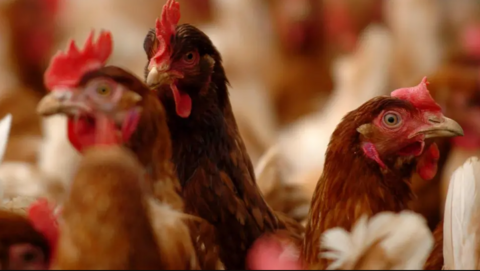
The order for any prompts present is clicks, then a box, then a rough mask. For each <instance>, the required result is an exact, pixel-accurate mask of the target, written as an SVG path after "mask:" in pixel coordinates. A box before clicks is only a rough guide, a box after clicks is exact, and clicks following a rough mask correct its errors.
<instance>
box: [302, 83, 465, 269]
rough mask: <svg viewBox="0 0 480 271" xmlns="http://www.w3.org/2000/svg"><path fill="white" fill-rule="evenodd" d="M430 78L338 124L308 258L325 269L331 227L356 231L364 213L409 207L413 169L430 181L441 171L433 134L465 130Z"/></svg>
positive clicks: (311, 225) (310, 228) (315, 202)
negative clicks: (325, 237)
mask: <svg viewBox="0 0 480 271" xmlns="http://www.w3.org/2000/svg"><path fill="white" fill-rule="evenodd" d="M427 83H428V82H427V81H426V78H424V79H423V80H422V82H421V83H420V84H419V85H418V86H416V87H412V88H403V89H398V90H395V91H394V92H392V94H391V96H390V97H388V96H382V97H376V98H373V99H371V100H370V101H368V102H366V103H365V104H363V105H362V106H360V107H359V108H358V109H356V110H354V111H352V112H350V113H348V114H347V115H346V116H345V117H344V119H343V120H342V122H341V123H340V124H339V125H338V126H337V128H336V130H335V131H334V133H333V134H332V137H331V140H330V144H329V146H328V149H327V153H326V162H325V167H324V171H323V174H322V176H321V177H320V180H319V182H318V184H317V187H316V190H315V192H314V196H313V199H312V205H311V209H310V213H309V219H308V224H307V229H306V234H305V242H304V247H303V257H304V260H305V261H306V263H307V264H309V265H310V266H312V265H314V264H320V268H325V264H326V262H324V261H323V260H322V261H321V262H320V260H319V259H318V254H319V252H320V248H319V242H320V237H321V235H322V233H323V232H325V231H326V230H327V229H330V228H333V227H343V228H346V229H347V230H350V228H351V226H352V225H353V223H354V222H355V221H356V220H357V219H358V218H359V217H360V216H361V215H364V214H367V215H368V216H373V215H375V214H377V213H379V212H381V211H394V212H399V211H402V210H404V209H407V203H408V201H409V200H410V199H411V198H412V191H411V189H410V179H411V176H412V174H413V173H414V172H415V171H416V172H417V173H418V174H419V175H420V177H422V179H424V180H430V179H432V178H433V177H434V176H435V174H436V171H437V164H436V163H437V161H438V158H439V152H438V148H437V146H436V144H435V143H432V142H431V140H432V138H437V137H453V136H458V135H463V130H462V128H461V127H460V125H459V124H458V123H456V122H455V121H453V120H452V119H449V118H447V117H445V116H444V115H443V114H442V112H441V109H440V106H439V105H438V104H437V103H436V102H435V101H434V100H433V99H432V97H431V96H430V94H429V92H428V89H427Z"/></svg>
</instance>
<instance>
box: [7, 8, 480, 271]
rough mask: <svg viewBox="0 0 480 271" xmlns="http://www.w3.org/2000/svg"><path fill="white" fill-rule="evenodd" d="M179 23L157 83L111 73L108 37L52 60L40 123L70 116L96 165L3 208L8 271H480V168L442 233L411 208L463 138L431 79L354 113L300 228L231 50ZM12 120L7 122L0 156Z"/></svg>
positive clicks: (162, 29) (172, 15)
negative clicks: (250, 126) (422, 184)
mask: <svg viewBox="0 0 480 271" xmlns="http://www.w3.org/2000/svg"><path fill="white" fill-rule="evenodd" d="M179 20H180V6H179V3H178V2H176V1H175V0H168V1H167V2H166V4H165V5H164V7H163V10H162V14H161V17H160V18H159V19H157V21H156V23H155V26H154V28H153V29H152V30H151V31H149V32H148V33H147V35H146V37H145V39H144V41H143V48H144V50H145V53H146V56H147V59H148V61H147V62H146V64H145V77H144V78H143V79H140V78H137V77H136V76H135V75H133V74H132V73H131V72H129V71H127V69H125V68H126V67H119V66H112V65H108V64H107V62H108V59H109V57H110V56H111V54H112V51H113V42H114V38H113V37H112V35H111V33H110V32H109V31H101V32H100V33H99V35H98V37H96V38H95V35H94V31H92V32H91V33H90V36H89V37H88V39H87V41H86V42H85V44H84V46H83V47H78V46H77V45H76V43H75V41H73V40H72V41H71V42H70V44H69V45H68V48H66V49H65V50H64V51H63V52H59V53H57V54H56V55H55V56H54V57H53V58H52V59H51V61H50V65H49V66H48V68H47V70H46V72H45V75H44V83H45V86H46V87H47V89H48V91H49V93H48V94H47V95H46V96H45V97H43V98H42V100H41V101H40V102H39V104H38V106H37V112H38V114H39V115H41V116H44V117H47V116H53V115H58V114H62V115H66V116H67V118H68V122H67V137H68V140H69V141H70V143H71V144H72V146H74V147H75V149H77V150H78V152H79V153H81V155H82V158H81V162H80V165H79V166H78V169H77V170H76V173H75V176H74V177H73V179H72V180H71V182H70V184H69V187H68V188H67V190H66V191H65V193H63V194H62V195H61V196H59V197H57V198H56V199H55V202H53V201H52V200H47V199H43V198H42V199H38V200H37V201H35V202H34V203H32V205H31V206H30V207H29V208H28V210H27V211H26V213H18V212H14V211H11V210H1V211H0V220H1V222H0V228H1V229H2V230H1V231H0V233H1V234H0V266H1V268H2V269H17V270H20V269H24V270H26V269H37V270H39V269H77V270H80V269H105V270H108V269H109V270H114V269H117V270H120V269H122V270H125V269H133V270H147V269H148V270H150V269H152V270H161V269H176V270H190V269H209V270H214V269H215V270H217V269H237V270H238V269H297V270H299V269H339V270H346V269H431V270H440V269H442V268H444V269H478V268H480V266H479V264H478V259H480V258H479V256H478V255H479V253H480V240H477V239H476V235H477V234H478V235H480V232H479V231H480V226H479V225H480V223H479V222H480V209H479V208H480V197H479V196H478V195H477V194H478V192H479V191H480V161H479V160H478V159H477V158H471V159H469V160H468V161H467V162H466V163H465V164H464V165H463V166H461V167H460V168H458V169H457V170H456V171H455V173H454V174H453V176H452V177H451V181H450V187H449V189H448V194H447V196H446V198H447V199H446V205H445V216H444V221H443V222H442V223H440V224H439V225H438V227H437V228H436V230H435V231H434V232H433V233H432V232H431V231H430V229H429V228H428V226H427V222H426V220H425V219H424V218H423V217H422V216H421V215H419V214H417V213H414V212H412V211H411V210H409V206H408V203H409V201H410V200H412V198H413V197H414V195H413V192H412V189H411V179H412V176H413V175H414V174H418V176H420V178H421V179H423V180H425V181H428V180H431V179H432V178H434V177H435V175H436V173H437V167H438V162H439V159H440V151H439V146H438V145H437V143H436V142H435V140H436V139H438V138H449V137H452V138H453V137H458V136H463V135H464V130H463V129H462V127H461V126H460V124H458V123H457V122H456V121H455V120H453V119H451V118H448V117H446V116H444V114H443V113H442V110H441V107H440V106H439V104H438V103H437V102H436V101H435V100H434V99H433V98H432V96H431V95H430V93H429V90H428V84H429V83H428V81H427V78H423V79H422V80H421V82H420V83H419V84H418V85H416V86H413V87H409V88H401V89H397V90H395V91H393V92H392V93H391V95H390V96H379V97H375V98H373V99H371V100H369V101H367V102H366V103H364V104H363V105H361V106H360V107H358V108H357V109H355V110H353V111H351V112H349V113H348V114H346V115H345V116H344V117H343V119H342V120H341V122H340V123H339V124H338V125H337V126H336V129H335V130H334V132H333V134H332V136H331V139H330V143H329V144H328V148H327V150H326V153H325V162H324V165H323V172H322V174H321V176H319V181H318V183H317V185H316V188H315V190H314V193H313V198H312V201H311V206H310V209H309V213H308V217H307V220H306V223H301V222H299V221H298V219H294V218H293V217H289V216H288V215H286V214H283V213H281V212H278V211H276V210H273V209H272V208H271V207H270V206H269V204H267V202H266V200H265V199H264V196H263V195H262V192H261V190H260V188H259V187H258V186H257V183H256V176H258V175H259V174H260V175H261V174H262V172H261V170H260V172H258V169H257V172H256V173H255V172H254V168H253V166H252V162H251V160H250V157H249V155H248V154H247V151H246V148H245V144H244V142H243V139H242V137H241V136H240V133H239V129H238V127H237V123H236V120H235V117H234V114H233V112H232V106H231V103H230V100H229V94H228V90H227V87H228V84H229V81H228V79H227V75H226V73H225V70H224V68H223V66H222V58H221V55H220V53H219V52H218V50H217V49H216V47H215V44H213V43H212V41H211V40H210V38H209V37H208V36H207V35H206V34H205V33H204V32H202V31H200V30H199V29H198V28H196V27H194V26H192V25H190V24H180V25H179V24H178V22H179ZM10 123H11V116H7V117H6V118H5V119H3V120H2V121H1V122H0V139H1V140H0V144H1V145H0V154H1V156H3V152H4V150H5V146H6V143H7V139H8V130H9V125H10ZM274 157H275V155H272V154H269V153H267V154H266V155H265V156H264V159H265V160H264V162H266V163H268V162H269V160H272V159H274ZM60 159H61V157H60ZM319 166H322V165H319Z"/></svg>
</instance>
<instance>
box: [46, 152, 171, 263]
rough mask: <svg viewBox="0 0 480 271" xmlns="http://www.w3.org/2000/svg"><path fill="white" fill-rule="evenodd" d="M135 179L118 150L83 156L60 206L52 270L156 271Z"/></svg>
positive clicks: (135, 170) (156, 255)
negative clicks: (107, 270) (113, 270)
mask: <svg viewBox="0 0 480 271" xmlns="http://www.w3.org/2000/svg"><path fill="white" fill-rule="evenodd" d="M141 176H142V167H141V166H140V165H139V164H138V162H137V161H136V159H135V158H134V157H133V156H132V154H130V153H129V152H126V151H125V150H124V149H119V148H111V149H105V148H101V149H92V150H88V151H87V152H86V153H85V155H84V158H83V160H82V162H81V164H80V166H79V170H78V173H77V175H76V176H75V178H74V180H73V183H72V187H71V192H70V195H69V197H68V198H67V200H66V201H65V203H64V208H63V212H62V219H61V220H60V239H59V244H58V253H57V255H56V258H55V260H54V269H117V270H119V269H123V270H125V269H137V270H140V269H143V270H146V269H148V270H158V269H162V267H163V261H162V260H161V258H160V251H159V248H158V246H157V243H156V242H155V236H154V232H153V228H152V225H151V224H150V221H149V217H148V214H147V202H146V198H145V195H144V192H143V188H142V184H141V182H142V178H141Z"/></svg>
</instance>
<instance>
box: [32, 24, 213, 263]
mask: <svg viewBox="0 0 480 271" xmlns="http://www.w3.org/2000/svg"><path fill="white" fill-rule="evenodd" d="M111 49H112V40H111V36H110V33H109V32H102V33H101V34H100V37H99V38H98V40H97V41H96V42H94V41H93V32H92V34H91V35H90V37H89V39H88V40H87V42H86V45H85V46H84V48H82V49H78V48H77V47H76V46H75V45H74V43H73V41H72V43H71V44H70V47H69V49H68V51H67V52H65V53H63V52H60V53H58V54H57V55H56V56H55V57H54V59H53V60H52V62H51V65H50V67H49V69H48V70H47V72H46V75H45V79H46V80H45V81H46V84H47V86H48V87H49V90H51V92H50V93H49V94H48V95H47V96H45V97H44V98H43V99H42V101H41V102H40V103H39V105H38V108H37V109H38V111H39V113H40V114H42V115H52V114H66V115H67V116H68V118H69V120H68V126H69V127H68V131H69V135H68V136H69V139H70V142H71V143H72V145H73V146H74V147H76V148H77V149H78V150H79V151H81V152H84V151H85V150H86V149H87V148H88V147H92V146H95V145H96V144H97V143H96V142H97V135H98V134H99V133H100V131H99V129H100V128H101V126H100V124H101V123H102V121H104V120H105V119H108V120H110V122H109V123H110V129H112V130H115V135H116V136H117V137H118V138H119V140H120V142H122V143H123V145H124V146H126V147H128V149H130V150H131V151H132V152H133V153H134V154H135V155H136V157H137V159H138V160H139V162H140V163H141V164H142V168H143V169H146V173H147V174H145V177H146V178H147V179H149V180H150V181H148V182H146V183H145V186H146V187H145V189H146V190H147V191H149V192H150V193H151V194H154V196H155V198H156V200H159V202H160V204H161V206H163V207H161V208H154V207H151V208H152V212H154V213H156V215H154V218H155V221H153V222H152V223H153V224H154V228H155V233H156V234H157V235H158V236H160V237H159V238H160V239H161V240H162V241H161V242H159V244H158V245H159V246H160V247H161V248H162V246H164V245H165V247H163V249H161V253H162V257H164V258H165V259H162V265H164V266H165V265H166V266H174V269H175V268H176V269H195V268H197V267H198V266H197V265H195V264H194V263H192V261H194V260H195V259H196V253H195V251H192V250H190V251H189V250H188V249H187V248H186V247H187V246H188V245H190V246H192V241H195V240H196V234H197V233H196V232H194V233H192V235H191V234H190V232H189V230H188V227H187V225H186V223H190V222H192V224H194V225H197V224H196V223H194V221H190V220H192V217H190V216H186V215H185V214H183V200H182V198H181V196H180V195H179V191H180V186H179V183H178V180H177V178H176V177H175V174H174V173H173V170H172V166H171V162H170V156H171V143H170V134H169V132H168V127H167V123H166V119H165V111H164V109H163V106H162V105H161V103H160V101H159V100H158V98H157V97H156V95H155V94H154V93H152V92H151V91H150V90H149V89H148V88H147V87H146V86H145V85H144V84H143V83H142V82H141V80H140V79H138V78H136V77H135V76H134V75H132V74H131V73H129V72H127V71H125V70H123V69H121V68H118V67H114V66H104V65H105V62H106V60H107V59H108V57H109V55H110V53H111ZM92 63H93V64H95V65H92ZM100 134H101V133H100ZM116 166H119V165H116ZM106 185H107V184H106ZM92 189H93V188H92ZM99 189H100V188H99ZM152 201H153V200H152ZM167 211H168V212H167ZM166 217H168V219H165V218H166ZM193 220H198V218H193ZM112 223H113V222H112ZM199 224H201V226H199V227H200V228H201V229H204V228H207V229H208V225H205V224H207V223H205V222H204V221H202V223H199ZM207 232H208V231H207ZM146 234H147V233H146ZM148 238H150V237H148ZM189 239H190V240H189ZM167 248H169V249H167ZM174 248H175V249H174ZM176 248H178V249H176ZM180 248H185V249H180ZM204 254H207V255H202V256H203V258H202V259H201V260H200V265H201V266H202V267H204V268H206V269H210V268H209V267H208V266H205V265H203V264H204V262H203V261H207V260H211V261H212V262H214V263H215V264H216V263H217V262H216V260H217V259H218V257H214V256H212V255H211V254H213V252H211V251H208V253H204ZM179 257H182V258H181V259H180V260H179ZM212 258H213V260H212ZM185 259H188V260H185ZM191 264H192V265H191ZM212 264H213V263H212Z"/></svg>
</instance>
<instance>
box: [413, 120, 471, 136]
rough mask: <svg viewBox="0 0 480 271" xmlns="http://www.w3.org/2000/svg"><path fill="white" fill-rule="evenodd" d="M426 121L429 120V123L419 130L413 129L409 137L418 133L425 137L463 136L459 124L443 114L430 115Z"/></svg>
mask: <svg viewBox="0 0 480 271" xmlns="http://www.w3.org/2000/svg"><path fill="white" fill-rule="evenodd" d="M428 121H429V122H430V125H428V126H424V127H422V128H420V129H419V130H417V131H415V133H413V134H412V135H411V136H410V138H412V137H414V136H417V135H419V134H423V135H425V139H427V138H436V137H455V136H463V129H462V126H460V124H458V123H457V122H456V121H454V120H452V119H450V118H447V117H445V116H442V117H431V118H429V120H428Z"/></svg>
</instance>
